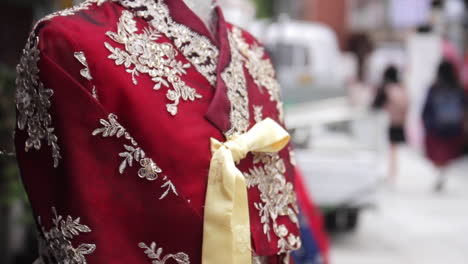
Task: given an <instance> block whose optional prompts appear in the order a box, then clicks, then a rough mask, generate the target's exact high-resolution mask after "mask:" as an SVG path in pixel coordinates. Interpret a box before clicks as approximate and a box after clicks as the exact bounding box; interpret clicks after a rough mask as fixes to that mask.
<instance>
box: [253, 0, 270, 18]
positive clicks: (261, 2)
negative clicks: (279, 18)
mask: <svg viewBox="0 0 468 264" xmlns="http://www.w3.org/2000/svg"><path fill="white" fill-rule="evenodd" d="M252 1H254V3H255V5H256V8H257V17H258V18H271V17H273V5H274V4H273V2H274V1H272V0H252Z"/></svg>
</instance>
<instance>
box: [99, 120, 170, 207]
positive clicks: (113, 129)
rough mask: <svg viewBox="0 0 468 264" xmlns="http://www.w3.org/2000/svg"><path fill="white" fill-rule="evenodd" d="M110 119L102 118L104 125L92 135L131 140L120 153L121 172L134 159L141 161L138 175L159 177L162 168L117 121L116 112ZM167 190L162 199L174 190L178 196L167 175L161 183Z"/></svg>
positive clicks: (153, 178)
mask: <svg viewBox="0 0 468 264" xmlns="http://www.w3.org/2000/svg"><path fill="white" fill-rule="evenodd" d="M108 119H109V120H105V119H101V120H100V123H101V125H103V127H101V128H98V129H96V130H94V131H93V133H92V135H93V136H97V135H101V136H102V137H104V138H107V137H116V138H121V137H122V136H123V137H124V138H125V139H127V140H128V141H130V143H131V145H124V149H125V151H123V152H121V153H119V156H120V157H122V158H123V161H122V163H121V164H120V166H119V172H120V174H123V173H124V171H125V169H126V168H127V167H132V166H133V163H134V161H135V162H139V164H140V169H139V170H138V177H140V178H142V179H146V180H149V181H154V180H156V179H158V177H159V174H160V173H162V170H161V168H159V167H158V165H157V164H156V163H155V162H154V161H153V160H152V159H150V158H148V157H146V153H145V152H144V151H143V150H142V149H141V148H140V147H139V146H138V143H137V142H136V141H135V139H134V138H133V137H132V136H131V135H130V133H128V132H127V130H126V129H125V128H124V127H123V126H122V125H121V124H120V123H119V122H118V121H117V116H116V115H115V114H110V115H109V117H108ZM161 188H162V189H165V192H164V193H163V194H162V195H161V196H160V197H159V199H160V200H162V199H164V198H166V196H167V195H168V194H169V193H170V192H172V193H173V194H175V195H176V196H178V195H179V194H178V193H177V190H176V188H175V186H174V184H173V183H172V181H171V180H169V178H168V177H167V176H164V178H163V184H162V185H161Z"/></svg>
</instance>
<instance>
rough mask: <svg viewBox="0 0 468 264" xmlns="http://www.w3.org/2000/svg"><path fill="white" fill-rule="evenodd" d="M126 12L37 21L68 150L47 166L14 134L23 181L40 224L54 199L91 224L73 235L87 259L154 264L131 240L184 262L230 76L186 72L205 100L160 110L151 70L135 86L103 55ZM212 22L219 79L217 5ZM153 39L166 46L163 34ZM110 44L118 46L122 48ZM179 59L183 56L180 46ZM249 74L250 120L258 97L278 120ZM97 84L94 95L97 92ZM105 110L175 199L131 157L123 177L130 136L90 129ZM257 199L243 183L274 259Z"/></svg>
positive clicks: (101, 10) (224, 118)
mask: <svg viewBox="0 0 468 264" xmlns="http://www.w3.org/2000/svg"><path fill="white" fill-rule="evenodd" d="M175 2H182V1H169V3H172V4H173V5H175V6H177V7H178V8H179V9H172V10H171V12H172V13H175V14H177V16H176V18H175V19H178V20H183V21H180V22H183V23H188V22H190V23H192V22H193V23H194V27H195V28H196V29H195V30H198V31H200V32H202V33H203V32H205V31H204V30H206V28H205V29H200V28H198V27H200V25H199V24H200V23H201V21H200V20H199V19H198V22H197V20H196V19H194V16H195V15H194V14H193V13H192V12H191V11H190V10H189V9H188V8H186V7H185V9H184V8H183V6H182V5H180V3H179V4H176V3H175ZM171 6H172V5H171V4H170V7H171ZM172 8H174V7H173V6H172ZM123 9H124V8H123V7H122V6H120V5H118V4H117V3H113V2H106V3H104V4H102V5H101V6H96V5H93V6H92V7H90V8H89V10H84V11H79V12H78V13H77V14H75V15H71V16H66V17H55V18H53V19H51V20H48V21H45V22H43V23H41V24H40V25H39V26H38V28H37V30H36V34H37V36H38V37H39V39H40V43H39V48H40V54H41V55H40V61H39V68H40V79H41V81H42V82H43V83H44V85H45V87H47V88H50V89H52V90H53V91H54V95H53V96H52V98H51V103H52V105H51V108H50V109H49V113H50V114H51V116H52V125H53V127H54V128H55V132H54V133H55V134H56V135H57V136H58V143H59V146H60V148H61V156H62V157H63V158H62V159H61V160H60V165H59V167H58V168H56V169H55V168H53V167H52V164H53V162H52V158H51V154H50V153H51V149H50V146H47V144H46V143H45V142H43V147H42V148H41V150H40V151H35V150H30V151H29V152H25V151H24V142H25V140H26V138H27V134H26V133H25V132H24V131H21V130H17V132H16V139H15V141H16V146H17V152H18V161H19V166H20V170H21V174H22V177H23V181H24V185H25V188H26V190H27V192H28V195H29V197H30V200H31V205H32V208H33V211H34V214H35V215H36V216H37V217H38V216H40V217H41V219H42V225H43V226H44V227H45V228H46V230H48V229H50V228H51V227H52V217H53V214H52V210H51V208H52V207H56V208H57V211H58V213H59V214H61V215H64V216H67V215H70V216H72V217H74V218H77V217H80V219H81V223H83V224H85V225H87V226H89V227H90V228H91V229H92V232H89V233H82V234H80V235H79V236H77V237H76V238H74V239H73V245H75V246H77V245H79V244H81V243H92V244H96V245H97V248H96V251H95V252H94V253H93V254H89V255H86V259H87V261H88V263H91V264H92V263H102V264H104V263H116V264H118V263H125V264H129V263H130V264H132V263H149V259H148V258H147V256H146V255H145V254H144V250H143V249H141V248H139V247H138V243H140V242H144V243H146V244H148V245H149V244H150V243H151V242H153V241H154V242H156V243H157V244H158V246H161V247H163V248H164V253H165V254H169V253H170V254H176V253H178V252H184V253H186V254H188V255H189V256H190V260H191V262H190V263H195V264H196V263H200V258H201V241H202V233H203V232H202V227H203V205H204V201H205V191H206V182H207V175H208V169H209V162H210V158H211V153H210V141H209V139H210V138H212V137H213V138H216V139H218V140H220V141H224V140H225V139H224V136H223V132H225V131H226V130H227V128H228V126H229V115H228V113H229V109H230V103H229V101H228V99H227V96H226V88H225V84H224V83H223V82H222V80H221V79H220V78H219V76H218V82H217V85H216V87H212V86H211V85H210V83H209V82H208V81H207V80H206V79H205V78H204V77H203V76H202V75H201V74H200V73H199V72H197V71H196V70H195V68H194V67H190V68H188V69H187V74H186V75H184V76H183V81H184V82H186V83H187V84H188V85H189V86H191V87H194V88H196V90H197V92H198V93H199V94H201V95H202V96H203V98H201V99H198V100H195V101H193V102H190V101H182V102H181V103H180V104H179V113H178V114H177V115H176V116H171V115H170V114H169V113H168V112H167V111H166V104H167V103H168V99H167V98H166V89H167V88H161V90H159V91H154V90H153V89H152V87H153V86H154V83H153V82H152V80H151V78H150V77H149V76H148V75H146V74H140V75H139V76H138V77H137V80H138V84H137V85H134V84H133V83H132V78H131V74H129V73H127V72H126V71H125V68H124V67H123V66H116V65H115V62H114V60H112V59H109V58H108V56H109V54H110V52H109V51H108V50H107V49H106V48H105V46H104V42H112V41H111V40H110V39H109V38H108V37H107V36H106V32H107V31H113V32H116V31H117V28H116V25H117V22H118V19H119V17H120V15H121V13H122V11H123ZM218 12H219V11H218ZM136 21H137V27H138V28H139V29H141V28H143V27H145V26H147V22H146V21H144V20H143V19H140V18H136ZM187 21H188V22H187ZM219 21H220V22H219V23H220V24H219V26H218V28H219V30H218V34H217V36H218V39H217V41H216V43H218V46H219V48H220V63H219V65H220V66H219V67H220V68H219V70H218V75H219V74H220V73H221V72H222V70H223V69H224V68H225V67H226V66H227V64H228V62H229V60H230V55H229V44H228V41H227V35H226V31H227V29H228V28H229V27H230V25H228V24H226V23H225V22H224V20H223V18H222V14H221V13H220V20H219ZM195 25H198V26H195ZM208 37H209V36H208ZM245 37H246V39H247V42H248V43H249V44H252V43H254V42H255V39H253V38H252V37H251V36H250V35H248V34H247V33H245ZM159 41H163V42H168V43H170V42H171V41H170V40H169V39H168V38H166V37H162V38H161V39H160V40H158V42H159ZM112 45H113V46H118V47H120V48H121V49H124V47H123V45H120V44H117V43H113V44H112ZM77 51H83V52H84V53H85V54H86V57H87V59H88V64H89V68H90V72H91V75H92V76H93V80H92V82H90V81H88V80H86V79H85V78H83V77H82V76H81V75H80V70H81V69H83V65H81V64H80V63H79V62H78V61H77V60H76V59H75V58H74V57H73V53H74V52H77ZM177 59H178V60H179V61H182V62H183V63H188V61H187V59H186V58H184V57H183V56H182V55H181V52H179V54H178V58H177ZM245 72H246V77H247V86H248V92H249V102H250V103H249V107H250V109H249V110H250V113H251V125H253V124H255V121H254V115H253V113H254V111H253V105H261V106H263V110H264V111H263V113H264V117H265V118H266V117H270V118H272V119H274V120H276V121H278V122H279V120H278V112H277V110H276V103H275V102H272V101H270V98H269V94H268V93H266V92H263V93H262V92H261V91H260V89H259V88H258V87H257V86H256V84H255V83H254V81H253V79H252V77H250V76H249V74H248V71H247V70H246V71H245ZM93 86H95V87H96V90H97V92H98V96H99V101H96V100H95V99H94V98H93V97H92V89H93ZM110 113H114V114H116V116H118V121H119V123H120V124H121V125H122V126H124V127H125V128H126V129H127V131H128V132H129V133H130V135H131V136H132V137H133V138H134V139H135V140H136V141H137V142H138V144H139V146H140V147H141V148H142V149H143V150H144V151H145V152H146V154H147V157H150V158H151V159H153V160H154V161H155V162H156V163H157V164H158V166H159V167H161V168H162V170H163V175H164V176H167V177H168V178H169V179H170V180H171V181H172V183H173V184H174V185H175V186H176V188H177V191H178V194H179V195H178V196H170V195H169V196H168V197H166V198H165V199H163V200H158V198H159V197H160V196H161V194H162V193H163V192H164V189H161V184H162V181H161V179H160V178H159V179H158V180H156V181H147V180H144V179H140V178H138V176H137V175H138V169H139V166H138V164H136V165H135V164H134V166H133V167H128V168H127V169H126V170H125V172H124V173H123V174H122V175H120V174H119V172H118V168H119V165H120V163H121V162H122V158H121V157H120V156H119V153H121V152H123V151H125V149H124V145H128V144H129V143H128V141H127V140H126V139H125V138H124V137H121V138H118V139H117V138H115V137H109V138H103V137H101V136H92V134H91V133H92V132H93V130H95V129H97V128H100V127H102V125H101V124H100V123H99V121H100V120H101V119H106V120H107V117H108V115H109V114H110ZM207 113H208V114H207ZM287 149H288V148H285V149H284V150H282V151H281V152H280V156H281V158H283V159H284V161H285V166H286V170H287V172H286V175H285V177H286V179H287V180H288V181H293V177H294V168H293V166H292V165H291V163H290V157H289V152H288V150H287ZM238 167H239V168H240V169H241V171H244V172H247V171H248V170H249V169H251V168H252V167H253V159H252V155H248V157H247V158H246V159H244V160H243V161H242V162H241V163H240V165H239V166H238ZM160 177H162V176H160ZM259 201H260V192H259V190H258V189H257V188H250V189H249V202H250V215H251V231H252V237H253V246H254V249H255V252H256V253H257V254H258V255H262V256H271V255H276V254H277V253H278V247H277V243H278V239H277V237H276V236H275V235H274V234H273V233H271V234H270V236H271V240H270V241H268V240H267V239H266V235H265V234H264V233H263V224H262V223H261V221H260V216H259V212H258V209H257V208H255V206H254V203H258V202H259ZM278 224H280V225H284V226H286V227H287V229H288V230H289V231H290V232H291V233H292V234H295V235H296V236H298V228H297V225H296V224H295V223H293V222H291V221H290V220H289V218H288V217H286V216H280V217H279V218H278ZM275 261H278V262H279V257H272V258H271V263H276V262H275Z"/></svg>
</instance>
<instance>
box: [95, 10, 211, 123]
mask: <svg viewBox="0 0 468 264" xmlns="http://www.w3.org/2000/svg"><path fill="white" fill-rule="evenodd" d="M137 31H138V29H137V27H136V22H135V20H134V17H133V14H132V13H131V12H130V11H126V10H125V11H123V12H122V16H121V17H120V19H119V23H118V25H117V33H115V32H111V31H109V32H107V33H106V35H107V36H108V37H109V38H111V39H112V40H113V41H115V42H116V43H119V44H122V45H125V50H122V49H120V48H117V47H113V46H112V45H111V44H109V43H108V42H105V43H104V45H105V46H106V48H107V49H108V50H109V51H110V52H111V55H110V56H109V58H110V59H113V60H115V64H116V65H124V66H125V68H126V71H127V72H128V73H131V75H132V80H133V83H134V84H135V85H136V84H138V82H137V80H136V76H138V75H139V74H140V73H146V74H148V75H149V76H150V77H151V78H152V81H153V82H154V83H155V85H154V87H153V89H154V90H160V89H161V87H162V86H166V87H168V88H169V87H172V89H169V90H168V91H167V99H169V100H170V101H172V102H173V103H171V104H167V105H166V106H167V111H168V112H169V113H170V114H171V115H176V114H177V111H178V108H177V107H178V105H179V102H180V99H181V98H182V99H183V100H184V101H187V100H190V101H194V100H195V99H199V98H201V97H202V96H201V95H200V94H198V93H197V92H196V90H195V89H194V88H192V87H190V86H188V85H187V84H186V83H185V82H184V81H182V79H181V76H182V75H184V74H186V73H187V72H186V70H185V69H187V68H189V67H190V64H189V63H186V64H183V63H182V62H181V61H177V60H176V56H177V50H176V49H175V48H174V47H173V46H172V45H171V44H169V43H157V42H156V40H158V38H159V37H160V36H161V34H160V33H159V32H158V31H156V30H155V29H153V28H151V27H148V28H145V29H143V32H142V33H141V34H138V33H137Z"/></svg>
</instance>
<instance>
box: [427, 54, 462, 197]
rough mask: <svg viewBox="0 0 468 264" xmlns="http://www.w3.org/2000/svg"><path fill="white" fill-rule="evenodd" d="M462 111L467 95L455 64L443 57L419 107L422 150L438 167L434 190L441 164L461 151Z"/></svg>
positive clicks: (440, 187)
mask: <svg viewBox="0 0 468 264" xmlns="http://www.w3.org/2000/svg"><path fill="white" fill-rule="evenodd" d="M466 113H467V98H466V95H465V92H464V89H463V86H462V85H461V83H460V81H459V78H458V75H457V73H456V70H455V66H454V65H453V64H452V63H450V62H449V61H447V60H444V61H442V62H441V63H440V65H439V69H438V73H437V77H436V80H435V82H434V84H433V85H432V87H431V88H430V89H429V93H428V95H427V99H426V103H425V105H424V110H423V122H424V128H425V132H426V139H425V143H426V154H427V157H428V158H429V159H430V160H431V161H432V163H433V164H434V165H435V166H436V167H437V168H438V169H439V171H440V173H439V177H438V180H437V182H436V184H435V191H442V190H443V188H444V185H445V180H446V177H445V176H444V170H445V168H446V167H447V165H449V163H450V162H451V161H453V160H455V159H457V158H459V157H460V156H461V155H462V153H463V146H464V143H465V138H464V125H465V120H466Z"/></svg>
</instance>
